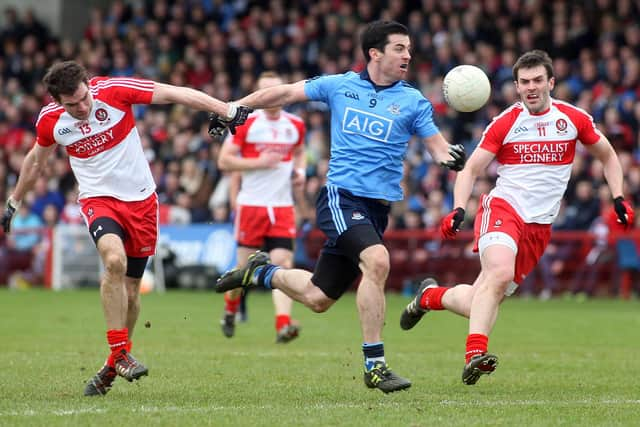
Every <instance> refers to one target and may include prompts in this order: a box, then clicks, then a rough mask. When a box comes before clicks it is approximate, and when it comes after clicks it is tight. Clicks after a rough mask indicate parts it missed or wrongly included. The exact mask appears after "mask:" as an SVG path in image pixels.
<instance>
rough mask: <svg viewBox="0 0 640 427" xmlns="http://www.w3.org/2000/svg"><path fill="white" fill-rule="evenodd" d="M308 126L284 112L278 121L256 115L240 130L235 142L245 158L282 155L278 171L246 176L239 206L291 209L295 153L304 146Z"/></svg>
mask: <svg viewBox="0 0 640 427" xmlns="http://www.w3.org/2000/svg"><path fill="white" fill-rule="evenodd" d="M304 134H305V126H304V122H303V121H302V119H301V118H300V117H298V116H296V115H293V114H290V113H287V112H285V111H281V112H280V116H279V117H278V118H277V119H270V118H268V117H267V115H266V114H265V112H264V111H262V110H258V111H256V112H254V113H252V114H251V115H250V116H249V118H248V119H247V121H246V122H245V123H244V124H243V125H242V126H239V127H238V128H237V131H236V134H235V135H229V138H231V141H232V142H233V143H234V144H236V145H238V146H239V147H240V155H241V156H242V157H246V158H251V157H258V156H260V152H262V151H264V150H277V151H279V152H280V153H282V161H281V162H280V164H279V165H278V167H277V168H274V169H260V170H251V171H243V172H242V185H241V187H240V192H239V193H238V199H237V203H238V204H240V205H249V206H291V205H293V197H292V194H291V176H292V173H293V156H292V155H293V151H294V149H295V148H297V147H299V146H301V145H303V144H304Z"/></svg>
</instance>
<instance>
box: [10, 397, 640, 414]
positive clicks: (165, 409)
mask: <svg viewBox="0 0 640 427" xmlns="http://www.w3.org/2000/svg"><path fill="white" fill-rule="evenodd" d="M439 404H440V405H442V406H461V407H462V406H465V407H468V406H482V407H501V406H542V407H570V406H584V405H588V406H593V405H640V400H634V399H603V400H589V399H582V400H566V401H559V400H496V401H482V402H480V401H471V402H463V401H458V400H441V401H440V402H439ZM398 405H400V403H399V402H386V403H380V404H378V405H376V406H381V407H385V406H398ZM364 406H371V403H361V404H356V403H337V402H336V403H322V404H310V405H306V406H305V408H308V409H320V410H327V409H329V410H330V409H357V408H362V407H364ZM247 409H254V410H273V409H276V406H275V405H233V406H209V407H206V408H205V407H199V408H187V407H181V406H162V407H160V406H144V405H143V406H141V407H136V408H129V409H125V408H120V409H119V411H126V412H130V413H138V412H145V413H185V414H193V413H208V412H218V411H231V412H236V411H246V410H247ZM106 412H107V411H106V410H105V409H104V408H94V407H91V408H79V409H52V410H50V411H34V410H32V409H27V410H24V411H7V412H0V417H36V416H45V415H55V416H59V417H67V416H75V415H82V414H104V413H106Z"/></svg>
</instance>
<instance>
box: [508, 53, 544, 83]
mask: <svg viewBox="0 0 640 427" xmlns="http://www.w3.org/2000/svg"><path fill="white" fill-rule="evenodd" d="M538 65H544V68H545V69H546V70H547V78H549V79H550V78H551V77H553V61H551V57H550V56H549V54H548V53H547V52H545V51H544V50H539V49H535V50H532V51H529V52H527V53H524V54H522V55H521V56H520V58H518V60H517V61H516V63H515V64H513V80H516V81H517V80H518V71H520V68H534V67H537V66H538Z"/></svg>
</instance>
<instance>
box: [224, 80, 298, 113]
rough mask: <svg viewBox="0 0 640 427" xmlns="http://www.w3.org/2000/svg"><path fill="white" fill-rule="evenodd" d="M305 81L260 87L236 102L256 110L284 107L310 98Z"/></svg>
mask: <svg viewBox="0 0 640 427" xmlns="http://www.w3.org/2000/svg"><path fill="white" fill-rule="evenodd" d="M305 81H306V80H300V81H299V82H296V83H290V84H283V85H277V86H271V87H267V88H264V89H260V90H257V91H255V92H253V93H251V94H249V95H247V96H245V97H244V98H242V99H239V100H237V101H236V103H237V104H240V105H246V106H247V107H251V108H253V109H254V110H255V109H258V108H270V107H282V106H283V105H288V104H292V103H294V102H302V101H307V100H308V99H309V98H307V95H306V94H305V92H304V84H305Z"/></svg>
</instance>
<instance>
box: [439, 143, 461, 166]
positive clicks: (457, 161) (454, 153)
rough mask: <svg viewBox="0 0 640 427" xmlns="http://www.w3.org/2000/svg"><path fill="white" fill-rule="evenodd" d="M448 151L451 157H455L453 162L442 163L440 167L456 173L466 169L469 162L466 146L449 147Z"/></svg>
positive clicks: (455, 145)
mask: <svg viewBox="0 0 640 427" xmlns="http://www.w3.org/2000/svg"><path fill="white" fill-rule="evenodd" d="M448 151H449V155H450V156H451V157H453V160H449V161H446V162H441V163H440V165H441V166H444V167H445V168H449V169H451V170H454V171H456V172H460V171H461V170H462V169H463V168H464V164H465V163H466V162H467V153H465V151H464V146H463V145H462V144H454V145H449V150H448Z"/></svg>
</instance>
